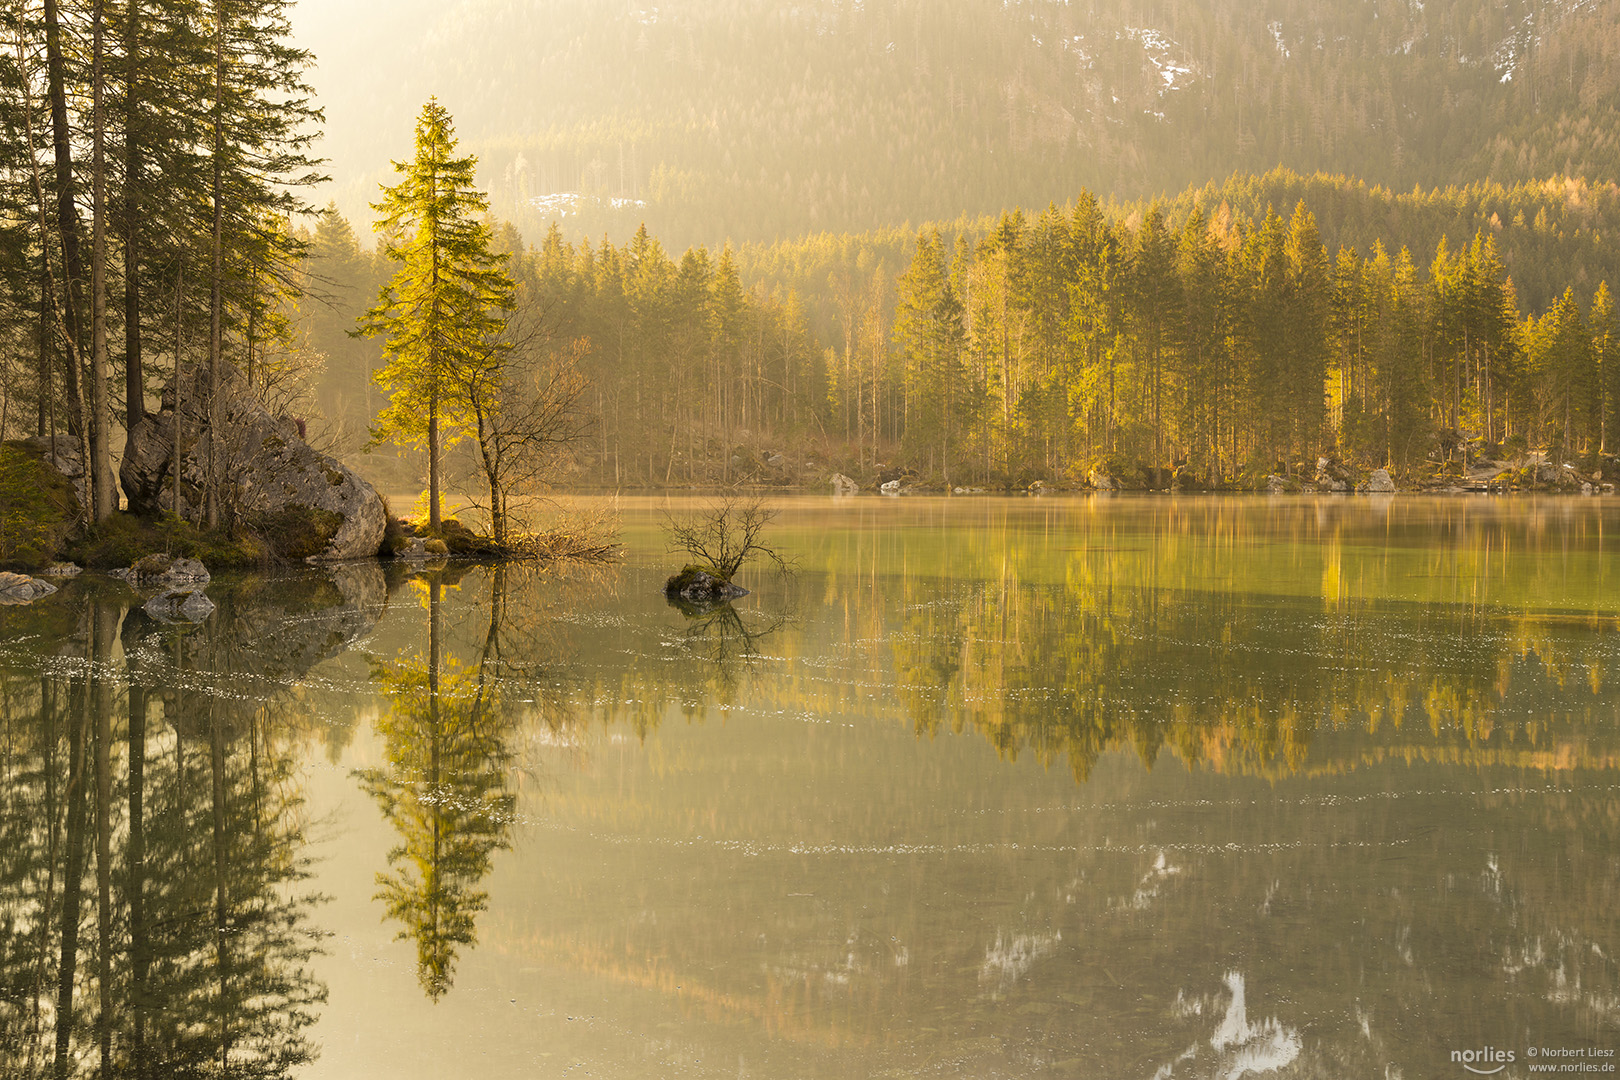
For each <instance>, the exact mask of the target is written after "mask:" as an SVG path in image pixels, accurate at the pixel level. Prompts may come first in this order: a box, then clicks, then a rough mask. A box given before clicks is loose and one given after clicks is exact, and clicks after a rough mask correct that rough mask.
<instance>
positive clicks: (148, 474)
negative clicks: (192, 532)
mask: <svg viewBox="0 0 1620 1080" xmlns="http://www.w3.org/2000/svg"><path fill="white" fill-rule="evenodd" d="M208 398H209V377H208V371H207V369H206V368H205V367H203V366H201V365H193V366H191V367H185V368H182V369H181V371H180V374H179V376H178V377H177V378H176V379H175V380H174V381H173V382H171V383H170V384H169V387H168V388H167V389H166V390H164V392H163V402H162V407H161V408H160V409H159V410H158V411H157V412H155V413H148V414H147V415H146V416H145V417H144V418H143V419H142V420H141V421H140V423H138V424H136V425H135V426H134V428H133V429H132V430H131V431H130V432H129V443H128V446H127V448H126V449H125V452H124V460H123V465H122V467H121V468H120V469H119V481H120V482H121V483H122V484H123V487H124V493H125V495H126V496H127V497H128V499H129V507H130V509H131V510H134V511H136V512H137V513H147V514H155V513H157V512H158V511H159V510H166V509H171V508H172V507H173V506H174V488H175V477H174V471H175V470H174V439H175V431H176V429H177V428H178V429H179V431H180V433H181V436H182V441H181V451H182V452H181V457H180V468H179V474H180V475H179V489H180V490H179V493H180V512H181V514H182V515H184V516H187V517H190V518H193V519H195V518H196V516H197V514H198V511H199V510H200V509H201V503H202V500H203V490H204V486H205V483H206V480H207V476H208V459H209V454H210V440H209V438H208V436H207V432H206V430H205V427H206V425H205V420H206V418H207V415H208V407H207V403H208ZM214 411H215V414H216V415H217V417H218V420H219V431H220V438H219V439H218V440H217V441H214V442H213V445H212V453H213V455H214V475H216V476H217V477H219V478H220V480H219V483H220V490H219V497H220V501H221V505H222V507H223V508H224V509H225V510H226V512H227V513H228V514H231V515H235V516H236V517H237V518H238V519H239V520H242V521H244V522H245V523H246V524H247V525H249V526H250V527H252V528H253V529H255V530H256V531H258V532H260V533H261V534H263V535H264V536H265V538H266V539H267V540H268V541H269V543H270V545H271V547H272V548H274V549H275V550H276V553H277V554H278V555H281V556H282V557H283V558H291V559H310V560H321V561H326V560H339V559H356V558H366V557H370V556H373V555H375V554H377V550H378V548H379V547H380V546H381V544H382V538H383V530H384V528H385V527H386V525H387V520H386V516H385V514H384V512H383V505H382V499H381V498H380V497H379V496H378V494H377V492H376V489H375V488H373V487H372V486H371V485H370V484H368V483H366V482H365V481H364V480H362V479H361V478H360V477H359V476H358V475H357V474H356V473H355V472H354V471H353V470H352V469H350V468H348V467H347V466H346V465H344V464H343V463H342V462H340V461H338V460H337V459H335V458H331V457H328V456H327V455H325V454H322V453H320V452H319V451H317V450H315V449H313V448H312V447H311V446H310V445H309V444H308V443H306V442H305V441H304V440H303V438H302V437H301V436H300V435H299V431H298V422H297V421H296V420H293V419H290V418H288V417H277V416H272V415H271V414H270V413H269V412H268V411H266V409H265V408H264V406H263V405H261V404H260V403H259V401H258V400H257V399H256V398H255V397H254V395H253V393H252V391H251V390H250V389H249V387H248V385H247V381H246V380H245V379H243V378H242V376H241V375H240V374H239V373H238V372H237V371H236V369H235V368H234V367H233V366H231V365H229V364H227V365H225V367H224V369H223V375H222V377H221V378H220V385H219V393H218V400H217V402H216V403H215V406H214ZM177 417H178V424H177V423H176V419H177Z"/></svg>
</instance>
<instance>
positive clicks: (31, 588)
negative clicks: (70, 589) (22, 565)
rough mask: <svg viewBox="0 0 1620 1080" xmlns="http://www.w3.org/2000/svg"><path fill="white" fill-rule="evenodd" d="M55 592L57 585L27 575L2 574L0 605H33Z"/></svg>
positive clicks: (0, 574) (0, 577)
mask: <svg viewBox="0 0 1620 1080" xmlns="http://www.w3.org/2000/svg"><path fill="white" fill-rule="evenodd" d="M55 591H56V586H55V585H52V584H51V583H50V582H48V581H41V580H39V579H38V578H33V577H29V576H28V575H27V574H8V573H0V604H32V603H33V602H34V601H35V600H38V599H39V598H40V597H42V596H49V595H51V593H53V592H55Z"/></svg>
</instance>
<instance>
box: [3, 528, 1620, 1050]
mask: <svg viewBox="0 0 1620 1080" xmlns="http://www.w3.org/2000/svg"><path fill="white" fill-rule="evenodd" d="M698 502H701V500H698ZM620 505H621V508H622V512H623V524H624V539H625V542H626V548H627V553H626V557H625V559H624V560H623V561H622V562H621V563H619V564H616V565H613V566H609V567H600V568H551V569H542V568H535V567H525V566H510V567H506V568H496V569H491V568H485V567H476V566H475V567H468V566H465V565H455V564H452V565H449V566H445V567H443V568H442V569H432V568H427V569H422V570H420V571H419V572H416V573H410V572H408V571H407V568H405V567H402V566H386V567H379V566H377V565H372V564H364V565H353V566H344V567H338V568H334V569H331V570H326V571H307V572H306V571H300V572H293V573H287V574H283V575H279V576H272V577H258V578H242V579H216V581H215V582H214V584H213V585H212V586H210V589H209V595H210V596H211V597H212V598H213V599H214V601H215V602H216V603H217V604H218V605H219V607H218V610H217V611H216V612H215V613H214V614H213V615H212V616H211V617H210V618H209V619H208V620H207V621H206V622H204V623H202V624H201V625H197V626H191V625H181V626H171V625H164V624H161V623H158V622H155V621H153V620H152V619H150V618H148V617H147V616H146V615H145V614H144V613H142V612H141V611H140V598H138V597H137V595H136V594H135V593H134V592H132V591H129V590H128V589H127V588H126V587H124V586H123V585H121V584H119V583H117V582H114V581H111V580H109V579H105V578H99V579H96V578H93V577H92V576H91V575H85V576H84V577H82V578H80V579H78V580H77V581H75V582H73V583H72V584H70V585H68V586H66V587H64V588H63V589H62V591H61V592H59V593H58V594H57V595H55V596H53V597H50V598H48V599H47V600H46V601H43V602H41V603H39V604H36V605H34V606H32V607H29V608H10V609H3V610H0V770H3V777H4V779H3V781H0V1076H36V1075H38V1076H45V1075H51V1074H52V1073H53V1070H55V1069H57V1068H58V1067H60V1068H61V1070H62V1071H61V1072H60V1073H57V1075H76V1076H80V1075H82V1076H90V1075H94V1074H96V1073H97V1070H98V1069H100V1067H101V1063H102V1061H103V1060H104V1059H105V1060H106V1061H107V1062H108V1063H109V1065H110V1066H111V1068H112V1070H113V1071H114V1073H116V1074H117V1075H120V1076H141V1077H153V1078H158V1077H169V1076H227V1075H228V1076H233V1077H234V1076H244V1077H247V1076H282V1075H285V1076H294V1077H308V1078H334V1080H336V1078H351V1077H354V1078H366V1077H379V1078H381V1077H407V1078H409V1077H423V1078H427V1077H432V1078H458V1077H468V1078H475V1077H476V1078H480V1080H482V1078H505V1077H564V1076H576V1075H577V1076H597V1077H623V1078H629V1077H756V1078H766V1077H851V1078H854V1077H877V1076H893V1077H985V1078H992V1077H1087V1078H1089V1077H1101V1078H1114V1077H1120V1078H1132V1080H1150V1078H1161V1080H1162V1078H1168V1077H1177V1078H1184V1077H1186V1078H1191V1077H1227V1078H1238V1077H1242V1076H1246V1075H1247V1076H1265V1077H1369V1078H1374V1077H1376V1078H1382V1080H1391V1078H1394V1077H1405V1078H1408V1080H1413V1078H1420V1077H1439V1076H1458V1077H1463V1076H1467V1075H1469V1073H1468V1072H1465V1071H1464V1069H1463V1066H1462V1064H1460V1063H1458V1062H1457V1061H1456V1060H1454V1058H1453V1053H1454V1052H1466V1051H1473V1052H1475V1053H1476V1054H1478V1053H1479V1052H1481V1051H1484V1050H1485V1049H1486V1048H1490V1049H1491V1050H1492V1051H1493V1052H1495V1053H1497V1054H1498V1057H1497V1058H1494V1059H1491V1058H1484V1057H1479V1056H1475V1057H1471V1058H1469V1059H1468V1060H1470V1061H1473V1062H1474V1063H1475V1066H1476V1068H1477V1069H1479V1070H1480V1071H1485V1070H1489V1069H1494V1068H1496V1067H1497V1065H1498V1064H1503V1063H1505V1064H1506V1068H1505V1070H1503V1071H1502V1072H1500V1073H1497V1074H1496V1075H1500V1076H1504V1077H1511V1076H1525V1075H1530V1073H1529V1066H1530V1064H1532V1063H1533V1062H1534V1061H1537V1060H1540V1061H1545V1060H1547V1059H1546V1058H1545V1057H1540V1058H1536V1059H1532V1058H1531V1057H1530V1056H1529V1050H1530V1048H1532V1047H1534V1048H1537V1050H1538V1053H1544V1052H1545V1051H1546V1050H1548V1049H1555V1048H1569V1049H1580V1050H1585V1051H1616V1050H1620V502H1616V501H1614V500H1606V499H1530V498H1526V499H1517V500H1512V501H1507V500H1483V499H1479V500H1475V499H1425V498H1418V497H1397V498H1394V499H1381V500H1380V499H1369V498H1365V497H1359V498H1344V497H1341V498H1301V499H1278V498H1269V499H1268V498H1253V499H1247V498H1220V499H1215V498H1111V499H1110V498H1105V497H1076V498H1042V499H1001V498H958V499H912V498H907V499H878V498H871V497H859V498H854V499H848V500H839V501H834V500H831V499H825V498H803V499H787V500H782V501H781V503H780V506H781V508H782V515H781V517H780V518H779V519H778V520H777V522H776V524H775V526H774V531H773V532H772V534H771V538H772V539H773V540H774V541H775V543H776V544H777V546H778V547H779V548H780V549H782V550H783V551H784V552H786V553H787V554H789V555H791V556H793V557H795V558H796V560H797V569H796V571H795V572H794V573H793V574H792V575H791V576H788V577H778V576H775V575H772V574H769V573H766V572H764V571H759V572H757V573H754V574H752V575H748V574H745V575H744V578H745V581H744V583H745V584H747V585H749V586H750V587H751V588H753V590H754V591H753V593H752V595H750V596H748V597H747V598H745V599H744V600H741V601H739V602H737V603H736V604H735V605H733V606H732V607H727V608H722V609H719V610H716V611H708V612H702V611H682V610H681V609H679V608H677V607H674V606H671V605H670V604H669V603H667V602H666V601H665V600H664V598H663V596H662V594H661V590H660V587H661V583H662V580H663V578H664V576H665V575H666V574H667V573H669V571H670V570H671V569H673V568H675V567H676V566H678V564H679V562H680V561H681V560H680V559H679V558H678V557H676V556H672V555H669V554H667V553H665V551H664V550H663V547H664V545H663V541H662V539H661V535H660V532H659V528H658V524H659V521H660V517H661V514H662V512H663V510H664V509H665V508H666V507H669V508H671V509H673V510H675V511H676V512H680V511H681V510H682V509H685V508H689V507H690V506H691V505H693V503H692V501H689V500H670V501H667V502H666V501H665V500H653V499H645V500H626V501H623V502H621V504H620ZM103 868H105V872H102V869H103ZM64 1006H67V1008H64ZM1509 1052H1511V1053H1512V1054H1513V1060H1512V1061H1511V1062H1505V1061H1504V1060H1503V1059H1502V1058H1501V1057H1500V1055H1502V1054H1505V1053H1509ZM1583 1060H1586V1061H1588V1062H1591V1063H1592V1064H1594V1065H1595V1066H1596V1067H1597V1068H1598V1069H1599V1070H1602V1069H1603V1068H1605V1067H1607V1068H1609V1069H1610V1070H1611V1072H1612V1069H1613V1067H1614V1065H1615V1062H1616V1060H1617V1059H1616V1058H1615V1057H1606V1058H1605V1057H1601V1056H1591V1057H1587V1058H1585V1059H1583Z"/></svg>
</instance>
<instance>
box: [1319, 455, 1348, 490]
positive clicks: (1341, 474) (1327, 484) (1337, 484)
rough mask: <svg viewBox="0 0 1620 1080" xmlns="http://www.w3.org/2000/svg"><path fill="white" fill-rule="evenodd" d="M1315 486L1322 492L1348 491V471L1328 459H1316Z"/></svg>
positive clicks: (1337, 462) (1333, 460)
mask: <svg viewBox="0 0 1620 1080" xmlns="http://www.w3.org/2000/svg"><path fill="white" fill-rule="evenodd" d="M1316 486H1317V487H1318V488H1320V489H1321V490H1323V491H1349V490H1350V489H1351V486H1352V485H1351V482H1350V471H1349V470H1348V469H1346V468H1345V467H1344V465H1343V464H1342V463H1340V462H1339V461H1338V460H1336V459H1334V458H1330V457H1319V458H1317V459H1316Z"/></svg>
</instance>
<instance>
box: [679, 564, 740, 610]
mask: <svg viewBox="0 0 1620 1080" xmlns="http://www.w3.org/2000/svg"><path fill="white" fill-rule="evenodd" d="M664 595H665V596H668V597H671V598H679V599H681V600H685V601H686V602H687V603H690V604H718V603H722V602H724V601H726V600H735V599H736V598H737V597H739V596H747V595H748V590H747V589H745V588H743V587H742V586H740V585H733V584H732V583H731V582H729V581H727V580H725V579H724V578H721V577H717V576H715V575H714V574H711V573H709V572H708V571H707V570H704V569H702V568H700V567H696V566H688V567H687V568H686V569H684V570H682V571H681V572H680V573H678V574H672V575H670V578H669V580H668V581H666V582H664Z"/></svg>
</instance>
